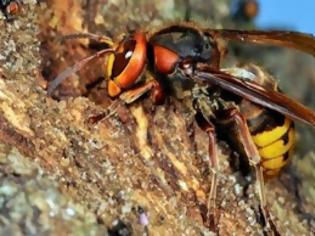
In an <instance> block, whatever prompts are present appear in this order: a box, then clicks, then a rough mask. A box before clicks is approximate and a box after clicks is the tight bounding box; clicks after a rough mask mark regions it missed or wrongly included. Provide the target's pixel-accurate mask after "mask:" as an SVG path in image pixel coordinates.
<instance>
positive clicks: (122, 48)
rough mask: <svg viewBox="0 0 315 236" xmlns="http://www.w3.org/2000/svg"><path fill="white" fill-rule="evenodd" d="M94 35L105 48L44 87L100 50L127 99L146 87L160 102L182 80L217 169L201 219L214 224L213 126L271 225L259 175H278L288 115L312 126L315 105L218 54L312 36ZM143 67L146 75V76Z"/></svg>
mask: <svg viewBox="0 0 315 236" xmlns="http://www.w3.org/2000/svg"><path fill="white" fill-rule="evenodd" d="M87 36H89V37H92V38H94V39H95V37H96V36H95V35H92V34H88V35H87ZM98 39H99V40H100V41H102V42H105V43H107V44H108V46H109V48H107V49H104V50H101V51H99V52H98V53H97V54H95V55H92V56H90V57H88V58H85V59H83V60H81V61H79V62H78V63H76V64H75V65H74V66H72V67H69V68H68V69H66V70H65V71H64V72H62V73H61V74H59V75H58V76H57V78H55V79H54V80H53V81H51V82H50V84H49V86H48V94H49V95H51V94H52V93H53V91H54V90H55V89H56V87H57V86H58V85H59V84H60V83H61V82H62V81H63V80H64V79H66V78H67V77H68V76H69V75H71V74H72V73H75V72H76V71H78V70H80V68H82V67H83V66H84V65H85V64H86V63H88V62H90V61H91V60H92V59H94V58H95V57H100V56H104V57H105V72H104V74H105V79H106V80H107V81H108V83H107V84H108V86H107V89H108V94H109V96H111V97H119V98H120V99H122V100H123V101H125V102H126V103H132V102H133V101H135V100H137V99H138V98H139V97H141V96H142V95H143V94H145V93H147V92H149V91H151V97H152V99H153V101H155V102H156V103H162V102H163V99H164V97H165V95H168V93H167V94H166V92H165V88H166V87H172V86H171V85H172V83H173V82H178V81H180V82H181V83H182V84H183V85H184V86H183V88H185V89H189V90H191V91H192V99H193V105H194V109H195V117H196V122H197V123H198V125H199V126H200V127H201V129H202V130H204V131H205V132H206V133H207V134H208V137H209V167H210V168H211V169H213V170H215V171H213V173H212V176H211V187H210V193H209V198H208V199H209V200H208V217H207V222H208V223H209V225H210V227H211V229H214V230H215V229H216V216H215V207H216V206H215V198H216V189H217V171H219V160H218V154H217V143H216V130H220V131H221V130H225V131H226V130H228V131H229V132H226V139H227V140H228V141H229V142H230V143H231V144H232V145H233V146H235V147H236V148H237V150H238V151H239V153H240V154H242V156H244V157H246V158H247V160H248V162H249V164H250V166H252V167H253V168H254V170H255V174H256V182H257V186H258V189H259V199H260V207H261V210H262V213H263V216H264V219H265V221H266V222H269V223H270V225H271V227H272V228H273V230H274V232H277V229H276V227H275V225H274V224H273V222H272V220H271V218H270V216H269V212H268V209H267V203H266V199H265V193H264V176H263V175H264V174H265V175H268V176H273V175H276V174H277V173H279V171H280V170H281V168H283V167H284V166H285V165H286V164H287V162H288V159H289V156H290V153H291V152H292V148H293V146H294V144H295V131H294V125H293V121H292V120H299V121H302V122H305V123H307V124H310V125H312V126H315V113H314V112H313V111H311V110H310V109H308V108H306V107H305V106H303V105H302V104H300V103H298V102H297V101H295V100H293V99H291V98H289V97H288V96H286V95H284V94H282V93H280V92H279V89H278V87H277V84H276V82H275V80H274V79H273V77H272V76H271V75H270V74H268V73H267V72H265V71H264V70H263V69H261V68H260V67H258V66H256V65H253V64H249V65H246V66H244V67H235V68H227V69H223V68H220V64H221V63H220V62H221V59H222V58H223V56H224V54H225V51H226V50H225V42H226V41H228V40H235V41H241V42H249V43H256V44H271V45H276V46H282V47H288V48H294V49H298V50H301V51H304V52H306V53H309V54H312V55H313V56H315V38H314V37H313V36H311V35H306V34H302V33H297V32H282V31H240V30H226V29H222V30H212V29H200V28H197V27H195V26H191V25H189V24H179V25H172V26H169V27H166V28H163V29H161V30H159V31H157V32H154V33H144V32H141V31H137V32H133V33H130V34H127V35H126V36H124V38H123V39H122V40H120V41H118V42H112V41H111V39H109V38H107V37H105V36H104V37H103V36H100V37H99V38H98ZM147 74H149V75H150V76H144V75H147ZM146 78H149V79H146ZM196 84H198V86H195V85H196ZM201 94H203V95H201ZM227 127H228V129H227Z"/></svg>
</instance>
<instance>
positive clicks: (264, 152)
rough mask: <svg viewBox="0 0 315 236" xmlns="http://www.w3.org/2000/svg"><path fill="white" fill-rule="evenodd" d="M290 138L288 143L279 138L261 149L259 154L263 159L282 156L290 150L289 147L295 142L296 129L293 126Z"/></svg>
mask: <svg viewBox="0 0 315 236" xmlns="http://www.w3.org/2000/svg"><path fill="white" fill-rule="evenodd" d="M288 139H289V140H288V142H287V143H286V144H285V143H284V140H282V139H279V140H278V141H275V142H273V143H272V144H270V145H268V146H266V147H263V148H261V149H259V154H260V155H261V157H262V158H263V159H269V158H274V157H277V156H281V155H283V154H284V153H286V152H287V151H289V149H290V148H291V147H293V145H294V144H295V130H294V129H293V128H292V129H290V130H289V134H288Z"/></svg>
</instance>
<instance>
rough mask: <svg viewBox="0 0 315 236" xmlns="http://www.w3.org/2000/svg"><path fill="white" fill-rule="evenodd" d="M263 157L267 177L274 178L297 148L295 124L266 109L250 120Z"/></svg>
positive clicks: (255, 141) (253, 134) (262, 162)
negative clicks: (295, 147)
mask: <svg viewBox="0 0 315 236" xmlns="http://www.w3.org/2000/svg"><path fill="white" fill-rule="evenodd" d="M248 124H249V128H250V130H251V134H252V137H253V140H254V143H255V144H256V146H257V148H258V150H259V154H260V156H261V159H262V160H261V165H262V167H263V168H264V173H265V175H266V176H274V175H277V174H278V173H279V171H280V170H281V169H282V168H283V167H284V166H285V165H286V164H287V163H288V161H289V159H290V156H291V154H292V150H293V148H294V146H295V142H296V140H295V128H294V123H293V121H292V120H290V119H289V118H287V117H285V116H283V115H281V114H279V113H276V112H271V111H268V110H265V109H262V110H260V112H258V114H257V117H254V118H251V119H250V120H248Z"/></svg>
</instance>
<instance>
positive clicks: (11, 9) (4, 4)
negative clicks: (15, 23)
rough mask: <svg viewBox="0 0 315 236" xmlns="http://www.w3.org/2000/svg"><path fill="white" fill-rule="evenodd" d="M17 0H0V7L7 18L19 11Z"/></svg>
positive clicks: (19, 5)
mask: <svg viewBox="0 0 315 236" xmlns="http://www.w3.org/2000/svg"><path fill="white" fill-rule="evenodd" d="M20 7H21V2H20V1H19V0H0V9H1V11H2V12H3V13H4V15H5V16H6V17H7V18H11V17H12V16H14V15H16V14H17V13H18V12H19V11H20Z"/></svg>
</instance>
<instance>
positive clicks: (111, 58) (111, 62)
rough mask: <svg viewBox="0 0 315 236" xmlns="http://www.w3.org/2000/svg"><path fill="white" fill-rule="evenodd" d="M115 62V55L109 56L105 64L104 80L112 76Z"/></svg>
mask: <svg viewBox="0 0 315 236" xmlns="http://www.w3.org/2000/svg"><path fill="white" fill-rule="evenodd" d="M114 61H115V55H114V54H109V55H108V57H107V61H106V63H105V73H106V74H105V79H110V77H111V76H112V71H113V66H114Z"/></svg>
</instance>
